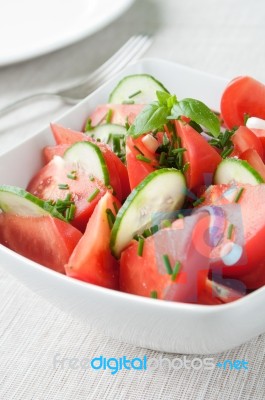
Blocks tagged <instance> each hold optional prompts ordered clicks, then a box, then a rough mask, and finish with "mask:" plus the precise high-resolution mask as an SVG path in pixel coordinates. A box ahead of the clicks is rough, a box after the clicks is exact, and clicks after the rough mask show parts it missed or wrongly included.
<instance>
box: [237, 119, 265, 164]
mask: <svg viewBox="0 0 265 400" xmlns="http://www.w3.org/2000/svg"><path fill="white" fill-rule="evenodd" d="M231 140H232V142H233V145H234V150H233V152H232V154H231V157H233V156H238V157H239V158H241V154H242V153H244V151H246V150H248V149H254V150H256V151H257V153H258V154H259V155H260V157H261V158H263V147H262V143H261V141H260V140H259V138H257V136H256V135H255V134H254V133H253V132H252V131H251V130H250V129H248V128H247V127H246V126H240V127H239V128H238V129H237V130H236V132H235V133H234V134H233V136H232V137H231Z"/></svg>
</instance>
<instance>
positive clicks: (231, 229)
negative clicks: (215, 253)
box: [227, 224, 234, 240]
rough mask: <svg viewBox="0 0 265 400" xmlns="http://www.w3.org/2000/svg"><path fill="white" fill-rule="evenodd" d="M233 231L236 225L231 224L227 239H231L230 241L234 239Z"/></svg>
mask: <svg viewBox="0 0 265 400" xmlns="http://www.w3.org/2000/svg"><path fill="white" fill-rule="evenodd" d="M233 229H234V225H233V224H230V225H229V227H228V231H227V239H229V240H230V239H231V237H232V233H233Z"/></svg>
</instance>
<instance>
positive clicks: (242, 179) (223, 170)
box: [214, 158, 264, 185]
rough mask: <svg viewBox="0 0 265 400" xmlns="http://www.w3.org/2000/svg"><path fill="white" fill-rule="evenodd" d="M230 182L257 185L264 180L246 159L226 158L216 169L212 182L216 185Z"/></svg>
mask: <svg viewBox="0 0 265 400" xmlns="http://www.w3.org/2000/svg"><path fill="white" fill-rule="evenodd" d="M231 182H238V183H246V184H247V183H248V184H250V185H258V184H259V183H264V180H263V179H262V177H261V176H260V174H259V173H258V172H257V171H256V170H255V169H254V168H252V167H251V165H249V163H248V162H247V161H244V160H240V159H237V158H226V159H225V160H223V161H222V162H221V163H220V164H219V165H218V167H217V169H216V172H215V175H214V183H215V184H216V185H218V184H226V183H231Z"/></svg>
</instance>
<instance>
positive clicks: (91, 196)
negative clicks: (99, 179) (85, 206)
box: [87, 188, 100, 203]
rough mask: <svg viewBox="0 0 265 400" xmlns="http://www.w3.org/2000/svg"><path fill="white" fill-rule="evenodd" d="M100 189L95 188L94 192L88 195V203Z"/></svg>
mask: <svg viewBox="0 0 265 400" xmlns="http://www.w3.org/2000/svg"><path fill="white" fill-rule="evenodd" d="M99 192H100V190H99V189H98V188H97V189H95V190H94V192H93V193H92V194H91V195H90V196H89V197H88V199H87V201H88V203H90V202H91V201H92V200H94V199H95V198H96V197H97V195H98V194H99Z"/></svg>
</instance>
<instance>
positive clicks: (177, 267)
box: [171, 261, 180, 281]
mask: <svg viewBox="0 0 265 400" xmlns="http://www.w3.org/2000/svg"><path fill="white" fill-rule="evenodd" d="M179 271H180V262H179V261H177V262H176V264H175V266H174V268H173V272H172V276H171V280H172V281H175V280H176V277H177V275H178V273H179Z"/></svg>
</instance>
